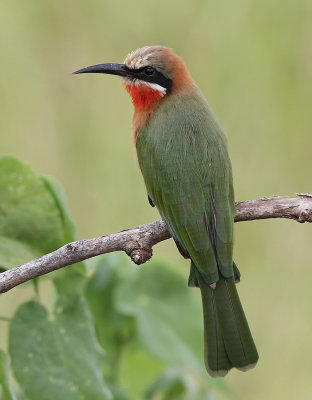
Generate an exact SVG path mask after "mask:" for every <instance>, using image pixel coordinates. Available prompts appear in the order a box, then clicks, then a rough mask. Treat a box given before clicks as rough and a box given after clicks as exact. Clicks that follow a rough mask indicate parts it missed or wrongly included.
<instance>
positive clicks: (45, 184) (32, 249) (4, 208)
mask: <svg viewBox="0 0 312 400" xmlns="http://www.w3.org/2000/svg"><path fill="white" fill-rule="evenodd" d="M69 237H71V238H72V237H73V227H72V223H71V222H70V218H69V217H68V214H67V211H66V208H65V206H64V201H63V200H62V194H61V189H60V187H57V184H56V183H55V182H54V181H52V180H50V179H47V178H42V177H41V176H40V175H38V174H36V173H35V172H34V171H33V170H32V168H31V167H30V166H28V165H26V164H24V163H22V162H21V161H19V160H17V159H16V158H14V157H2V158H0V250H1V252H0V265H1V266H2V267H6V268H8V267H12V266H13V265H16V264H20V263H23V262H26V261H29V259H32V258H36V257H39V256H40V255H42V254H45V253H49V252H51V251H53V250H55V249H56V248H58V247H60V246H62V245H63V244H64V243H65V242H66V240H67V239H68V238H69Z"/></svg>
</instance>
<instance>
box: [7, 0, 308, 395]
mask: <svg viewBox="0 0 312 400" xmlns="http://www.w3.org/2000/svg"><path fill="white" fill-rule="evenodd" d="M151 44H162V45H166V46H168V47H171V48H173V49H174V50H175V51H176V52H177V53H178V54H179V55H181V56H182V57H183V59H184V60H185V61H186V63H187V65H188V67H189V69H190V71H191V74H192V76H193V78H194V79H195V80H196V82H197V83H198V85H199V86H200V88H201V89H202V91H203V92H204V94H205V95H206V97H207V98H208V101H209V103H210V105H211V106H212V108H213V109H214V111H215V113H216V115H217V117H218V119H219V121H220V123H221V126H222V127H223V129H224V131H225V132H226V134H227V136H228V141H229V149H230V155H231V159H232V164H233V173H234V182H235V190H236V199H237V200H247V199H255V198H259V197H265V196H270V195H273V194H281V195H285V196H288V195H289V196H293V195H294V193H295V192H311V191H312V188H311V130H312V112H311V105H312V84H311V81H312V2H310V1H307V0H298V1H296V2H295V1H291V0H274V1H272V0H263V1H261V2H260V1H250V0H237V1H235V2H233V1H229V0H227V1H216V0H214V1H212V0H208V1H202V0H193V1H192V2H190V1H186V0H179V1H177V0H172V1H170V2H168V1H164V0H159V1H157V2H146V1H142V0H137V1H135V2H130V1H121V2H116V1H113V0H104V1H100V0H89V1H83V0H75V1H73V0H66V1H60V0H54V1H38V0H28V1H27V2H26V1H21V0H10V1H9V0H3V1H1V3H0V51H1V67H0V68H1V74H0V93H1V95H0V109H1V118H0V134H1V154H13V155H16V156H18V157H20V158H21V159H22V160H24V161H26V162H28V163H29V164H31V165H32V166H33V167H34V168H35V169H36V170H37V171H38V172H40V173H42V174H47V175H50V176H54V177H56V178H57V179H58V180H59V181H60V182H61V183H62V185H63V187H64V188H65V191H66V194H67V199H68V204H69V207H70V209H71V212H72V215H73V218H74V220H75V221H76V224H77V230H78V238H87V237H94V236H97V235H102V234H106V233H110V232H115V231H118V230H121V229H125V228H128V227H133V226H136V225H139V224H141V223H145V222H150V221H153V220H155V219H158V218H159V217H158V214H157V211H155V210H154V209H152V208H151V207H150V206H149V205H148V203H147V199H146V193H145V189H144V185H143V180H142V178H141V175H140V173H139V170H138V167H137V164H136V160H135V152H134V148H133V145H132V132H131V118H132V111H133V110H132V104H131V102H130V99H129V98H128V95H127V94H126V93H125V91H124V90H123V88H122V86H121V83H120V81H119V79H118V78H117V77H109V76H72V75H71V72H72V71H75V70H76V69H79V68H81V67H85V66H88V65H91V64H97V63H101V62H122V61H123V60H124V58H125V56H126V55H127V54H128V52H130V51H131V50H134V49H135V48H137V47H141V46H144V45H151ZM0 195H1V194H0ZM235 235H236V238H235V242H236V243H235V260H236V262H237V264H238V266H239V267H240V270H241V273H242V282H241V283H240V285H239V292H240V295H241V299H242V302H243V305H244V308H245V311H246V313H247V316H248V320H249V322H250V326H251V329H252V331H253V335H254V338H255V341H256V343H257V346H258V350H259V353H260V361H259V364H258V366H257V367H256V368H255V369H254V370H253V371H250V372H248V374H242V373H239V372H235V371H234V372H231V373H230V374H229V375H228V377H226V378H225V379H226V381H227V382H228V383H229V385H230V386H231V387H232V388H233V391H234V393H236V395H237V398H240V399H247V398H248V399H252V400H258V399H259V400H260V399H264V398H265V399H268V400H271V399H272V400H273V399H280V398H283V399H285V400H287V399H293V398H301V399H308V398H310V397H311V393H312V382H311V359H312V346H311V334H312V313H311V311H312V293H311V282H312V258H311V254H312V253H311V240H312V227H311V226H308V224H304V225H300V224H298V223H295V222H292V221H287V220H267V221H254V222H245V223H239V224H236V225H235ZM154 257H155V258H156V257H157V258H159V259H164V258H166V259H168V260H169V261H170V262H171V263H172V264H174V265H176V267H177V268H179V270H180V271H181V273H182V274H184V275H185V279H187V275H188V262H186V261H184V260H182V259H181V258H180V256H179V255H178V254H177V251H176V249H175V246H174V245H173V243H172V242H171V241H167V242H166V243H162V244H159V245H157V246H156V247H155V249H154ZM19 300H20V299H16V297H15V296H14V292H12V293H8V294H7V295H5V297H4V296H2V298H1V304H2V305H1V308H2V309H4V308H5V310H6V313H7V314H8V315H9V314H10V313H13V312H14V310H15V308H16V304H17V303H18V301H19ZM185 323H186V324H187V316H186V322H185ZM3 331H4V330H2V331H1V332H3ZM4 341H5V334H3V335H2V337H1V340H0V342H1V344H2V345H3V342H4Z"/></svg>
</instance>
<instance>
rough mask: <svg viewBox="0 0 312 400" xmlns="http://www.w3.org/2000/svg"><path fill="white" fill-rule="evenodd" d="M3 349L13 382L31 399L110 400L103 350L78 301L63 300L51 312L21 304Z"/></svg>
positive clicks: (28, 304) (85, 311) (83, 305)
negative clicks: (103, 374) (6, 349)
mask: <svg viewBox="0 0 312 400" xmlns="http://www.w3.org/2000/svg"><path fill="white" fill-rule="evenodd" d="M9 349H10V355H11V359H12V368H13V372H14V374H15V377H16V379H17V381H18V382H19V384H20V386H21V387H22V388H23V390H24V392H25V394H26V395H27V397H29V398H30V399H31V400H55V399H66V400H82V399H85V400H89V399H92V400H100V399H101V400H102V399H111V394H110V392H109V390H108V388H107V386H106V384H105V382H104V381H103V378H102V374H101V368H102V363H103V351H102V350H101V348H100V346H99V345H98V342H97V340H96V336H95V332H94V328H93V321H92V317H91V315H90V312H89V310H88V308H87V307H86V303H85V301H84V299H83V298H82V297H77V296H63V297H61V298H60V300H59V301H58V303H57V307H56V311H55V313H54V314H52V315H48V312H47V310H46V309H45V308H44V307H43V306H42V305H40V304H39V303H37V302H35V301H29V302H27V303H24V304H22V305H21V306H20V307H19V309H18V310H17V312H16V314H15V315H14V317H13V319H12V323H11V328H10V336H9Z"/></svg>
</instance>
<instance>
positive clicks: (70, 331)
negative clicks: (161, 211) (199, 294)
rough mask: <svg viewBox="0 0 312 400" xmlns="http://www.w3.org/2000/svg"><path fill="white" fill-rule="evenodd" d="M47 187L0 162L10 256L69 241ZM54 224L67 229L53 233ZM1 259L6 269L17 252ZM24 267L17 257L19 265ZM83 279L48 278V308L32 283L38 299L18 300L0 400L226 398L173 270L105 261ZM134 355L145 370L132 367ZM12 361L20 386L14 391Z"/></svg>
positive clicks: (2, 362) (54, 193)
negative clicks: (209, 371) (14, 242)
mask: <svg viewBox="0 0 312 400" xmlns="http://www.w3.org/2000/svg"><path fill="white" fill-rule="evenodd" d="M1 167H3V168H1ZM5 177H6V178H7V179H4V178H5ZM8 181H9V182H10V181H11V182H12V185H11V186H10V185H9V184H8ZM47 181H49V182H52V181H51V180H47V178H46V177H42V176H39V175H37V174H36V173H35V172H34V171H33V170H32V169H31V168H30V167H29V166H27V165H25V164H23V163H22V162H21V161H19V160H17V159H14V158H13V157H4V158H0V192H1V193H2V199H1V200H3V201H1V211H2V213H1V226H3V227H4V228H5V227H7V226H9V227H10V229H9V230H8V229H3V232H4V234H5V237H6V238H7V240H10V238H11V237H13V238H16V237H18V241H19V246H16V248H17V250H19V248H20V247H22V246H24V245H26V244H28V243H29V240H31V243H32V246H33V247H34V248H38V249H39V250H41V249H42V247H41V246H44V245H45V231H42V229H44V228H45V229H47V227H49V233H50V237H52V238H53V237H61V238H62V239H61V240H58V241H56V243H55V244H54V247H57V246H60V245H62V244H65V243H66V241H67V240H69V239H73V233H71V235H69V236H68V232H69V231H71V232H73V229H71V230H70V229H68V225H69V226H70V227H71V228H72V227H73V223H72V221H71V219H70V217H69V215H68V213H67V207H66V203H65V199H64V194H63V192H62V190H61V187H60V186H59V185H58V184H57V183H56V182H53V184H50V185H49V186H48V187H49V190H48V191H47V192H46V191H44V188H45V186H42V182H47ZM43 194H44V195H43ZM34 196H35V198H34ZM8 197H9V198H10V201H9V202H8V201H6V200H7V198H8ZM42 199H43V200H42ZM55 199H57V201H55ZM30 205H32V207H31V206H30ZM42 210H43V211H42ZM50 210H53V211H54V212H53V213H51V212H50ZM15 215H18V218H16V221H15V219H14V218H13V217H14V216H15ZM12 216H13V217H12ZM60 218H62V221H67V223H63V224H62V225H60V224H59V220H60ZM12 221H15V224H13V223H12ZM47 221H48V222H47ZM60 226H61V228H60ZM29 231H30V232H31V233H32V236H31V237H29ZM65 238H66V240H65ZM0 239H1V237H0ZM3 247H4V248H5V246H3ZM43 248H44V247H43ZM5 250H6V255H7V258H8V259H9V260H11V259H12V258H11V255H12V254H13V255H14V254H15V252H16V250H15V247H14V246H7V247H6V248H5ZM49 250H52V248H51V249H49ZM39 254H40V251H39ZM23 257H24V259H23ZM28 259H29V254H24V253H22V252H20V253H19V258H18V261H19V262H26V261H28ZM83 272H84V265H83V264H82V263H80V265H76V266H70V267H69V268H65V269H64V270H63V271H55V272H54V273H53V274H50V275H48V278H50V279H52V280H53V282H54V284H55V288H56V290H55V291H54V292H53V296H54V301H53V302H52V304H51V303H50V305H49V306H48V305H45V304H44V302H43V301H42V300H41V299H40V293H41V281H42V280H38V279H37V285H36V287H35V289H36V291H35V294H36V298H37V299H36V300H28V301H24V302H23V301H21V302H20V304H19V306H18V308H17V310H16V311H15V313H14V315H13V316H12V318H11V319H10V320H8V321H7V323H8V326H9V346H8V354H9V356H8V355H7V354H6V353H5V352H4V351H2V350H0V388H1V391H0V398H1V399H3V400H14V399H15V398H20V396H23V397H22V398H27V399H28V400H52V399H68V400H81V399H86V400H89V399H90V400H91V399H92V400H97V399H115V400H126V399H132V398H135V399H138V398H142V399H143V398H145V399H149V400H151V399H164V400H165V399H169V398H171V399H182V398H183V399H202V398H211V396H214V398H218V399H221V398H225V397H224V395H225V394H227V393H231V392H230V391H229V389H228V388H227V385H224V384H222V382H217V381H215V382H214V383H211V379H209V378H207V376H206V372H205V371H204V366H203V361H202V351H203V349H202V325H201V323H200V322H201V320H202V316H201V307H200V303H199V302H198V301H197V299H196V298H195V297H194V296H193V295H192V292H191V291H190V290H188V288H187V285H186V282H185V281H184V279H183V277H181V275H180V274H179V273H178V272H177V271H176V270H174V269H172V268H171V267H169V266H168V265H167V264H164V263H159V262H157V261H156V262H151V263H149V265H148V267H147V268H144V269H142V270H141V271H139V269H138V267H137V266H135V265H133V264H132V263H131V262H130V261H129V260H128V259H126V258H125V256H124V257H121V256H117V255H110V256H106V257H99V258H98V259H97V262H96V264H94V265H93V267H92V268H91V270H90V276H87V275H86V274H84V273H83ZM73 278H75V279H73ZM16 290H18V289H16ZM185 316H187V319H188V324H187V326H185ZM127 351H128V356H127V355H126V353H127ZM137 352H139V353H141V354H144V356H145V358H146V361H145V362H138V361H135V355H136V353H137ZM9 357H10V358H11V362H12V372H13V373H14V377H15V379H16V382H17V383H16V384H14V383H13V385H12V386H11V385H10V379H9V375H10V374H9V371H10V365H9ZM129 367H130V368H131V370H132V371H135V373H136V374H137V375H138V376H139V379H138V380H137V382H136V385H137V386H136V388H135V389H134V386H133V383H134V382H135V379H133V377H132V378H131V385H132V387H131V386H130V387H129V375H130V376H131V374H128V373H125V371H127V369H128V368H129ZM146 370H148V371H149V373H150V380H147V379H146V373H145V371H146ZM17 384H18V385H17ZM203 396H204V397H203Z"/></svg>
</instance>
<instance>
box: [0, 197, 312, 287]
mask: <svg viewBox="0 0 312 400" xmlns="http://www.w3.org/2000/svg"><path fill="white" fill-rule="evenodd" d="M298 196H299V198H286V197H280V196H273V197H269V198H262V199H258V200H250V201H241V202H238V203H236V208H235V222H239V221H251V220H255V219H266V218H289V219H293V220H295V221H298V222H312V194H302V193H298ZM169 238H170V233H169V232H168V230H167V228H166V225H165V223H164V222H163V221H156V222H152V223H150V224H144V225H140V226H138V227H136V228H133V229H127V230H124V231H121V232H118V233H112V234H110V235H107V236H101V237H98V238H94V239H84V240H78V241H76V242H72V243H68V244H66V245H65V246H63V247H60V248H59V249H57V250H55V251H53V252H52V253H49V254H46V255H44V256H42V257H40V258H37V259H36V260H33V261H30V262H28V263H26V264H23V265H20V266H18V267H15V268H12V269H10V270H7V271H5V272H3V273H1V274H0V293H4V292H7V291H8V290H10V289H12V288H13V287H15V286H17V285H20V284H21V283H24V282H26V281H28V280H30V279H33V278H36V277H38V276H41V275H45V274H47V273H49V272H52V271H55V270H57V269H59V268H62V267H65V266H67V265H71V264H74V263H77V262H79V261H83V260H86V259H88V258H91V257H95V256H98V255H100V254H105V253H111V252H114V251H124V252H125V253H127V254H128V256H129V257H131V259H132V261H133V262H135V263H136V264H138V265H139V264H143V263H145V262H146V261H148V260H149V259H150V258H151V257H152V252H153V251H152V247H153V246H154V245H155V244H157V243H159V242H161V241H163V240H166V239H169Z"/></svg>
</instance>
